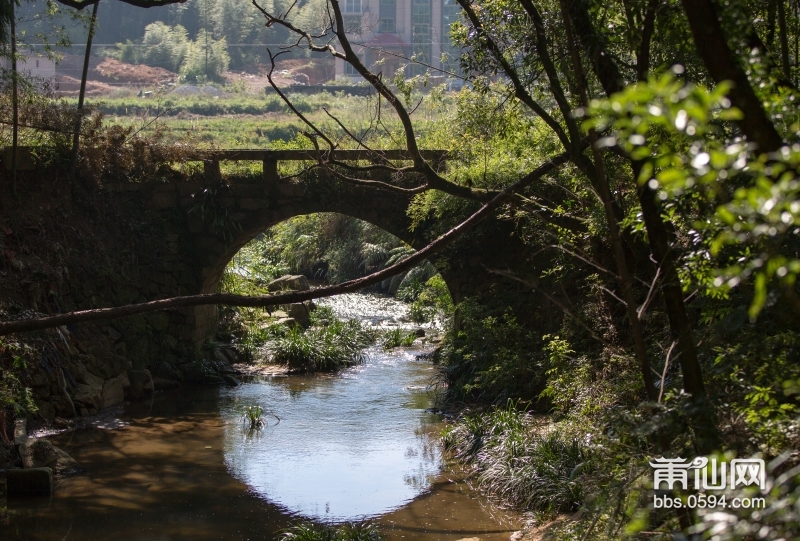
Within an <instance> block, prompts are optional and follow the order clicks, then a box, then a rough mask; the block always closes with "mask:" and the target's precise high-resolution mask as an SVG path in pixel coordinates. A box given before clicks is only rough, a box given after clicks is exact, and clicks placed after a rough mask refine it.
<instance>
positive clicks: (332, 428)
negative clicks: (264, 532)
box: [221, 295, 441, 521]
mask: <svg viewBox="0 0 800 541" xmlns="http://www.w3.org/2000/svg"><path fill="white" fill-rule="evenodd" d="M320 304H324V305H327V306H330V307H331V308H332V309H333V310H334V312H335V313H336V314H337V315H338V316H339V317H343V318H358V319H361V320H362V321H364V322H365V323H367V324H369V325H373V326H378V327H384V328H385V327H391V326H402V325H404V324H405V323H404V320H406V317H405V316H406V310H407V308H406V306H405V305H404V304H402V303H399V302H397V301H395V300H394V299H390V298H386V297H379V296H372V295H341V296H338V297H334V298H331V299H324V300H322V301H320ZM418 353H420V351H418V350H416V351H415V350H395V351H391V352H385V351H383V349H382V348H380V347H373V348H370V349H369V350H368V355H367V361H366V363H364V364H363V365H361V366H357V367H354V368H350V369H348V370H345V371H344V372H341V373H339V374H337V375H335V376H327V375H312V376H291V377H289V378H276V379H262V380H259V381H254V382H252V383H248V384H246V385H242V386H241V387H238V388H235V389H231V390H228V391H223V393H222V398H221V412H222V416H223V418H224V419H225V420H226V425H225V426H226V429H225V461H226V463H227V464H228V465H229V467H230V470H231V472H232V473H233V474H234V475H235V476H236V477H237V478H239V479H240V480H241V481H243V482H245V483H247V485H249V486H251V487H253V489H254V490H256V491H257V492H258V493H259V494H261V495H262V496H264V497H265V498H267V499H268V500H270V501H271V502H273V503H276V504H278V505H280V506H283V507H285V508H286V509H287V511H289V512H291V513H299V514H301V515H303V516H306V517H311V518H315V519H321V520H335V521H341V520H351V519H358V518H363V517H372V516H376V515H380V514H384V513H386V512H388V511H390V510H393V509H396V508H397V507H400V506H401V505H403V504H405V503H407V502H408V501H410V500H412V499H413V498H414V497H416V496H418V495H419V494H421V493H422V492H424V491H426V490H428V489H429V487H430V485H431V482H432V481H433V478H434V477H435V475H436V474H438V473H439V471H440V469H441V453H440V449H439V446H438V445H437V443H436V441H435V436H434V435H433V434H432V430H431V425H432V424H434V423H437V422H438V421H439V418H438V416H436V415H432V414H430V413H426V412H425V408H427V407H428V405H429V395H428V392H427V391H426V388H427V387H428V385H429V384H430V382H431V376H432V367H431V365H430V363H428V362H422V361H419V360H416V354H418ZM244 405H259V406H261V407H263V408H264V410H265V411H268V412H270V413H271V414H272V415H271V416H268V417H267V421H268V425H267V427H266V428H265V429H263V430H260V431H249V430H247V429H246V428H243V425H242V421H241V408H242V406H244Z"/></svg>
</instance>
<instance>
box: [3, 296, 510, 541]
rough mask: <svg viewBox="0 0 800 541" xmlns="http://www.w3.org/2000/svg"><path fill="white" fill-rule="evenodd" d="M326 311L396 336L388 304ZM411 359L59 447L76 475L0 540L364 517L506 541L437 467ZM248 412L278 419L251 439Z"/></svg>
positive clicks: (264, 534)
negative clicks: (260, 410) (244, 411)
mask: <svg viewBox="0 0 800 541" xmlns="http://www.w3.org/2000/svg"><path fill="white" fill-rule="evenodd" d="M323 302H326V303H330V304H331V305H332V306H333V308H334V309H335V310H336V311H337V312H338V313H342V314H344V315H348V314H347V311H348V310H351V311H352V312H351V315H356V314H359V313H363V315H364V317H365V319H366V320H367V321H370V322H371V323H373V324H375V325H382V326H393V325H399V324H405V323H403V318H404V310H405V307H404V306H403V305H398V304H396V303H395V302H394V301H392V300H391V299H381V298H380V297H364V296H357V295H356V296H347V297H345V298H343V299H342V298H337V299H331V300H328V301H323ZM406 325H407V324H406ZM417 352H418V350H413V349H412V350H396V351H394V352H390V353H385V352H383V351H382V350H380V349H378V348H373V349H371V350H370V352H369V353H370V355H369V360H368V361H367V362H366V363H365V364H364V365H361V366H358V367H355V368H353V369H349V370H346V371H344V372H342V373H340V374H337V375H310V376H292V377H288V378H273V379H267V378H263V379H257V380H254V381H250V382H246V383H245V384H244V385H242V386H240V387H237V388H233V389H227V388H226V389H216V388H211V387H201V388H191V387H186V388H183V389H180V390H178V391H174V392H171V393H163V394H159V395H157V396H155V397H153V399H152V401H149V402H141V403H135V404H131V405H129V406H127V407H126V408H125V411H124V413H121V414H120V415H118V416H117V417H118V418H115V419H111V418H109V419H106V420H104V421H103V422H102V423H96V424H95V425H93V426H90V427H87V428H81V429H78V430H75V431H73V432H70V433H66V434H62V435H59V436H56V437H54V438H52V440H53V442H54V443H55V444H56V445H58V446H60V447H62V448H64V449H65V450H66V451H67V452H69V453H70V454H71V455H72V456H73V457H74V458H75V459H76V460H78V462H79V463H80V464H81V465H82V466H83V467H84V468H85V472H84V473H83V474H80V475H78V476H75V477H70V478H65V479H62V480H60V481H59V482H58V485H57V489H56V492H55V495H54V496H53V498H52V499H49V500H46V501H44V502H42V501H37V502H25V501H12V502H9V507H10V511H9V523H8V525H7V526H3V527H2V528H3V530H2V532H3V534H2V535H0V538H2V539H10V540H11V539H13V540H22V539H24V540H36V541H39V540H42V541H43V540H50V539H59V540H114V541H117V540H125V541H128V540H130V541H144V540H148V541H150V540H164V541H166V540H170V541H171V540H183V539H189V540H191V541H200V540H206V539H208V540H212V539H225V540H229V539H230V540H253V541H255V540H270V539H276V538H277V534H278V532H279V531H280V530H281V529H282V528H285V527H287V526H288V525H290V524H291V523H292V522H294V521H296V520H297V519H298V518H300V517H310V518H316V519H321V520H324V521H332V522H336V521H341V520H345V519H360V518H365V517H370V518H372V519H374V520H376V521H378V522H379V524H380V526H381V528H382V529H383V530H384V531H385V532H386V533H387V535H388V536H389V539H390V540H393V541H399V540H401V539H403V540H418V541H435V540H442V541H455V540H458V539H462V538H469V537H480V538H481V539H482V540H484V541H500V540H507V539H508V538H509V535H510V533H511V532H512V531H514V530H515V529H516V527H517V524H518V522H517V519H516V518H515V517H514V516H512V515H509V514H507V513H505V512H503V511H501V510H498V509H497V508H495V507H493V506H492V505H490V504H487V503H486V502H485V501H482V500H481V499H479V498H477V497H476V496H475V495H474V494H473V493H472V491H471V489H470V488H469V487H468V486H467V485H466V484H465V483H463V482H460V481H459V479H458V475H457V474H454V473H453V472H449V471H447V470H446V469H443V468H442V458H441V454H440V449H439V446H438V444H437V434H438V431H439V430H440V429H441V426H442V425H441V423H440V422H439V419H438V418H437V416H435V415H433V414H430V413H427V412H426V409H427V408H428V407H429V406H430V397H429V395H428V393H427V391H426V387H427V385H428V383H429V381H430V378H431V376H432V374H433V369H432V366H431V365H430V364H429V363H427V362H424V361H420V360H417V359H416V358H415V353H417ZM254 404H260V405H262V406H263V407H264V408H265V409H267V410H269V411H270V412H271V413H274V414H275V415H276V416H277V418H276V417H267V420H268V423H267V426H266V427H265V428H264V429H262V430H260V431H255V432H251V431H249V430H248V429H247V427H246V426H244V425H243V424H242V422H241V418H240V415H239V411H240V408H241V406H244V405H254ZM109 415H112V416H113V412H111V413H110V414H109ZM278 418H279V419H280V422H278V420H277V419H278ZM0 505H2V501H0Z"/></svg>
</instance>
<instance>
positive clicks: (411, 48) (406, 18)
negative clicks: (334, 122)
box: [336, 0, 461, 80]
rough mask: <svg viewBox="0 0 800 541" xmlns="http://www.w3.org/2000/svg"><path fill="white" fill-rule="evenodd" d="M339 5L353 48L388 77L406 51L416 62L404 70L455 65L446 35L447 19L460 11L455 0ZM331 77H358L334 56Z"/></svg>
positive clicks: (365, 0)
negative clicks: (334, 64)
mask: <svg viewBox="0 0 800 541" xmlns="http://www.w3.org/2000/svg"><path fill="white" fill-rule="evenodd" d="M340 5H341V7H342V15H343V16H344V24H345V27H346V28H347V30H348V37H349V39H350V42H351V43H352V44H353V45H354V49H355V50H356V52H357V53H358V55H359V56H360V57H361V59H362V60H363V61H365V64H366V65H367V67H369V68H371V69H373V70H374V71H376V72H383V75H384V77H389V78H391V77H394V74H395V72H396V71H397V69H398V68H399V67H400V66H402V65H405V64H407V63H408V60H407V59H408V58H410V57H412V55H413V57H414V58H415V60H417V61H418V62H420V63H419V64H414V65H412V66H410V67H409V73H408V75H415V74H417V73H422V72H424V71H425V70H426V69H431V71H432V75H434V76H435V75H443V76H446V73H442V72H441V71H440V70H444V71H445V72H455V71H457V69H458V55H459V53H458V50H457V49H455V48H454V47H453V45H452V42H451V41H450V25H451V24H452V23H453V22H455V21H456V20H457V19H458V17H459V16H460V12H461V8H460V7H459V5H458V4H457V3H456V1H455V0H340ZM336 77H337V78H344V77H347V78H350V79H352V80H360V79H361V77H360V76H359V75H358V73H356V72H355V70H354V69H353V68H352V66H350V65H349V64H347V63H346V62H345V61H343V60H340V59H337V60H336Z"/></svg>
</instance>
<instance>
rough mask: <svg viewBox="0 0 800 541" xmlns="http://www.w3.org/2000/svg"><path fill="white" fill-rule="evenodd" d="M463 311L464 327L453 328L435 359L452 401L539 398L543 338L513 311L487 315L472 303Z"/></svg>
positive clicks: (463, 306) (465, 304)
mask: <svg viewBox="0 0 800 541" xmlns="http://www.w3.org/2000/svg"><path fill="white" fill-rule="evenodd" d="M458 312H459V314H460V319H461V322H460V328H458V329H456V328H452V329H450V330H448V332H447V333H446V335H445V339H444V341H443V342H442V346H441V347H440V348H439V349H437V350H436V351H435V352H434V354H433V356H432V360H433V361H434V362H435V363H437V368H438V372H439V374H438V377H439V379H440V381H441V383H442V384H443V385H444V386H446V388H447V394H446V399H447V400H450V401H471V400H479V401H484V402H503V401H505V400H506V399H509V398H522V399H531V400H534V399H537V398H538V396H539V393H541V391H542V390H543V388H544V374H545V370H546V368H547V359H545V358H544V356H543V355H542V353H541V351H540V350H541V347H542V344H541V340H540V339H539V337H537V336H536V335H534V334H533V333H531V332H530V331H529V330H528V329H526V328H524V327H523V326H522V325H520V324H519V322H518V321H517V320H516V318H515V317H514V315H513V314H512V313H511V312H510V310H509V311H507V312H505V313H501V314H497V313H496V312H487V311H486V309H485V308H483V307H481V306H480V305H478V304H477V303H475V302H473V301H471V300H469V299H468V300H466V301H464V302H462V303H461V304H459V306H458Z"/></svg>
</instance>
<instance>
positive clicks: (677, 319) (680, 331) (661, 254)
mask: <svg viewBox="0 0 800 541" xmlns="http://www.w3.org/2000/svg"><path fill="white" fill-rule="evenodd" d="M569 16H570V18H571V19H572V21H573V22H576V21H577V23H576V25H575V26H576V30H578V36H579V38H580V40H581V43H582V45H583V47H584V49H585V50H586V51H587V53H588V56H589V59H590V60H591V62H592V67H593V69H594V72H595V75H596V76H597V78H598V79H599V80H600V84H601V85H602V86H603V89H604V90H605V92H606V95H608V96H611V95H612V94H614V93H616V92H619V91H620V90H622V87H623V78H622V75H621V73H620V71H619V68H618V67H617V66H616V64H615V63H614V61H613V60H612V59H611V57H610V55H609V54H608V52H607V51H606V50H605V44H604V43H603V41H602V38H601V37H600V36H599V35H598V34H597V32H596V31H595V28H594V24H593V23H592V21H591V18H590V17H589V10H588V5H587V4H586V2H585V0H573V1H572V3H571V5H570V13H569ZM642 165H643V164H642V162H640V161H636V160H631V169H632V173H633V179H634V182H635V183H636V184H637V190H636V194H637V196H638V199H639V204H640V205H641V208H642V217H643V219H644V223H645V229H646V230H647V240H648V242H649V244H650V251H651V253H652V255H653V258H654V259H655V261H656V263H657V265H658V266H659V269H660V275H661V283H660V286H661V287H660V289H661V294H662V296H663V298H664V305H665V308H666V311H667V317H668V319H669V324H670V332H671V335H672V338H673V340H675V341H676V342H677V348H678V351H677V355H678V357H679V363H680V366H681V373H682V375H683V388H684V390H685V391H686V392H687V393H688V394H690V395H691V396H692V400H693V401H695V402H697V403H698V404H700V405H701V408H700V409H701V412H700V414H699V415H698V416H696V417H697V418H695V419H694V420H693V425H694V428H695V432H696V435H697V441H698V446H699V447H700V451H701V452H703V453H708V452H710V451H712V450H714V449H715V448H717V446H718V443H719V440H718V435H717V431H716V427H715V425H714V423H713V415H712V412H711V411H710V409H709V408H707V407H706V404H705V402H706V392H705V386H704V385H703V371H702V368H701V366H700V362H699V360H698V358H697V349H696V347H695V344H694V338H693V336H692V329H691V324H690V321H689V317H688V315H687V314H686V306H685V304H684V302H683V290H682V288H681V282H680V278H679V277H678V272H677V266H676V264H675V260H674V258H673V254H672V252H671V250H670V241H669V234H668V231H667V227H666V224H665V223H664V221H663V219H662V218H661V209H660V208H659V205H658V203H657V202H656V199H655V197H656V193H655V192H654V191H653V190H652V189H650V187H649V186H648V185H647V183H645V184H643V185H641V186H640V185H639V184H638V179H639V174H640V173H641V169H642Z"/></svg>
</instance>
